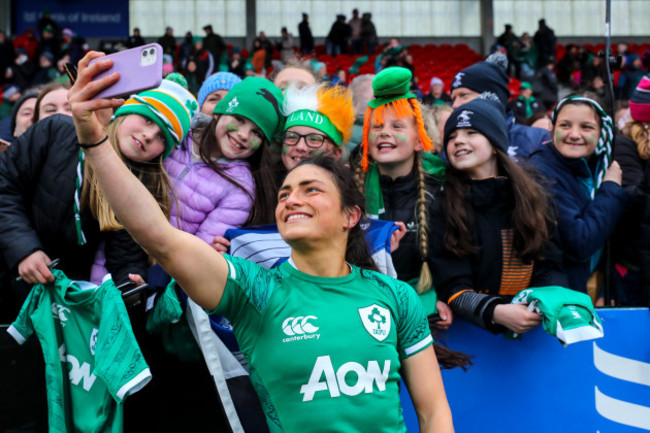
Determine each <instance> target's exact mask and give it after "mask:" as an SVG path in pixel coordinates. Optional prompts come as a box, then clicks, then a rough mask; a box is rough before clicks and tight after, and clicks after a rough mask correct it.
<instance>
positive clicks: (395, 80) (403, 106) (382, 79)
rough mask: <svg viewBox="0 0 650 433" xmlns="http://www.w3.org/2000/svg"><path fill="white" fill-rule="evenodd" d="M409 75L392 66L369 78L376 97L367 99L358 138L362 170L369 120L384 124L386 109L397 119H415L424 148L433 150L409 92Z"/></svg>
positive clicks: (366, 151) (365, 167)
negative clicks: (361, 153) (409, 117)
mask: <svg viewBox="0 0 650 433" xmlns="http://www.w3.org/2000/svg"><path fill="white" fill-rule="evenodd" d="M412 77H413V74H411V71H409V70H408V69H406V68H401V67H397V66H392V67H389V68H386V69H383V70H382V71H381V72H380V73H378V74H377V75H376V76H375V78H374V79H373V80H372V91H373V93H374V96H375V98H374V99H372V100H371V101H370V102H368V108H366V114H365V119H364V122H363V137H362V140H361V148H362V149H363V157H362V159H361V168H362V169H363V171H368V167H369V161H368V133H369V129H370V122H371V120H373V121H374V122H375V123H376V124H383V123H384V115H385V113H386V110H389V111H391V112H392V113H393V114H394V115H395V116H397V118H399V119H402V118H404V117H408V116H411V117H413V118H415V121H416V124H417V129H418V136H419V138H420V141H421V142H422V147H423V149H424V151H425V152H428V151H430V150H433V142H432V140H431V138H429V136H428V135H427V132H426V130H425V129H424V120H423V119H422V112H421V111H420V105H419V103H418V101H417V99H416V97H415V95H414V94H413V93H411V92H410V87H411V78H412Z"/></svg>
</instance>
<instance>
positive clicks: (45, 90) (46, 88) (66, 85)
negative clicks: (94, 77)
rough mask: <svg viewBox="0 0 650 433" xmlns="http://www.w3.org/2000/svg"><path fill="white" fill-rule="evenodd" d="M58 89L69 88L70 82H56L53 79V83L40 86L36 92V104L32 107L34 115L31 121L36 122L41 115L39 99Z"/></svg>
mask: <svg viewBox="0 0 650 433" xmlns="http://www.w3.org/2000/svg"><path fill="white" fill-rule="evenodd" d="M59 89H66V90H70V84H69V83H67V82H66V83H58V82H56V81H55V82H53V83H50V84H46V85H45V86H43V87H42V88H41V90H40V91H39V92H38V97H37V98H36V106H35V107H34V116H33V117H32V123H36V122H38V120H39V117H40V116H41V101H42V100H43V98H44V97H45V95H47V94H48V93H50V92H53V91H55V90H59Z"/></svg>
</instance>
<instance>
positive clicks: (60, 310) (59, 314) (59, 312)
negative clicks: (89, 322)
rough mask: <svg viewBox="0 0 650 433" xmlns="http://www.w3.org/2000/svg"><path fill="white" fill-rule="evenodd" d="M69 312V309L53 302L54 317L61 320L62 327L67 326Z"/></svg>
mask: <svg viewBox="0 0 650 433" xmlns="http://www.w3.org/2000/svg"><path fill="white" fill-rule="evenodd" d="M69 312H70V309H69V308H67V307H64V306H63V305H59V304H57V303H56V302H52V316H54V318H55V319H59V321H60V322H61V326H65V322H67V321H68V316H66V315H65V314H66V313H69Z"/></svg>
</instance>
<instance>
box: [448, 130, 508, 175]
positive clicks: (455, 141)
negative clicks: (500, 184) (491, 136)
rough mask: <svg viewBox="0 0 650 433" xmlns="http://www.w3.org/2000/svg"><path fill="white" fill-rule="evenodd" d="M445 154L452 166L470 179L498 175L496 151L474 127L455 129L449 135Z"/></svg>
mask: <svg viewBox="0 0 650 433" xmlns="http://www.w3.org/2000/svg"><path fill="white" fill-rule="evenodd" d="M447 156H448V157H449V163H450V164H451V166H452V167H454V168H455V169H457V170H460V171H462V172H465V173H467V175H468V176H469V177H470V178H472V179H487V178H489V177H495V176H497V175H498V168H497V159H496V151H495V150H494V148H493V147H492V144H491V143H490V141H489V140H488V139H487V138H486V137H485V136H484V135H483V134H481V133H480V132H478V131H477V130H475V129H457V130H455V131H454V132H452V133H451V134H450V135H449V141H448V142H447Z"/></svg>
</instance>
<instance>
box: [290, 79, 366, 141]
mask: <svg viewBox="0 0 650 433" xmlns="http://www.w3.org/2000/svg"><path fill="white" fill-rule="evenodd" d="M282 111H283V113H284V115H285V116H287V122H286V123H285V125H284V130H285V131H286V130H287V129H289V128H291V127H292V126H309V127H311V128H314V129H317V130H319V131H321V132H322V133H324V134H325V135H327V136H328V137H329V138H330V139H331V140H332V141H333V142H334V144H336V145H337V146H339V147H340V146H342V145H343V143H345V142H347V141H348V140H349V139H350V137H351V136H352V126H353V125H354V104H353V102H352V93H351V92H350V91H349V90H348V89H347V88H346V87H342V86H328V85H327V84H320V85H315V86H311V87H305V88H302V89H301V88H299V87H298V86H295V85H291V86H289V87H288V88H287V91H286V94H285V97H284V106H283V110H282Z"/></svg>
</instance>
